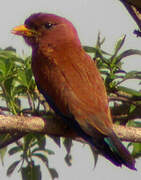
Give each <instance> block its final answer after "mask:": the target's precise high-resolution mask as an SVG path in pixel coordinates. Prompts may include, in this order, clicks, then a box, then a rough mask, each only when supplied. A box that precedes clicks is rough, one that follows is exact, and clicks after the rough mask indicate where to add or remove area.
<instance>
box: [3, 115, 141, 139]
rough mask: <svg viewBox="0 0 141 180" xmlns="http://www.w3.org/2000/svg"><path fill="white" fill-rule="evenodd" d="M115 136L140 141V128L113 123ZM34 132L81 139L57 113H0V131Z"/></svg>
mask: <svg viewBox="0 0 141 180" xmlns="http://www.w3.org/2000/svg"><path fill="white" fill-rule="evenodd" d="M114 131H115V133H116V134H117V136H118V137H119V138H120V139H121V140H124V141H132V142H141V128H135V127H125V126H120V125H114ZM29 132H36V133H40V134H48V135H53V136H58V137H69V138H72V139H74V140H81V138H80V137H79V136H78V135H77V134H76V132H75V131H74V130H73V129H70V128H69V126H68V125H67V124H66V123H65V122H64V121H63V120H62V119H61V118H60V117H58V116H57V115H55V114H53V113H52V114H48V115H47V116H46V117H45V118H41V117H37V116H36V117H34V116H32V117H25V116H4V115H0V133H1V134H2V133H10V134H11V133H21V134H26V133H29Z"/></svg>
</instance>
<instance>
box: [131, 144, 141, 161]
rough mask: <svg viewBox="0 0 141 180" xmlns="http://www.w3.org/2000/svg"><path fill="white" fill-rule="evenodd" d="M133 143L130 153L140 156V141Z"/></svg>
mask: <svg viewBox="0 0 141 180" xmlns="http://www.w3.org/2000/svg"><path fill="white" fill-rule="evenodd" d="M132 145H133V151H132V155H133V156H134V157H136V158H137V157H140V156H141V143H132Z"/></svg>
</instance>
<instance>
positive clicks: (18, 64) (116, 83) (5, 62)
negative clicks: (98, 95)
mask: <svg viewBox="0 0 141 180" xmlns="http://www.w3.org/2000/svg"><path fill="white" fill-rule="evenodd" d="M124 41H125V36H123V37H121V38H120V39H119V40H118V41H117V43H116V45H115V48H114V52H113V53H112V54H111V53H107V52H105V51H104V50H102V44H103V43H104V40H102V41H101V39H100V35H98V40H97V44H96V46H95V47H88V46H84V49H85V50H86V52H87V53H89V54H91V56H93V57H94V58H93V59H94V60H95V61H96V62H97V66H98V68H99V69H100V72H101V74H102V77H103V79H104V82H105V86H106V88H107V92H108V95H109V100H110V105H111V110H112V115H113V120H114V122H115V123H119V124H124V125H125V124H127V125H132V126H136V127H140V126H141V123H140V122H139V121H137V120H136V121H135V119H137V118H141V112H140V108H141V92H140V91H137V90H135V89H134V90H133V89H130V88H127V87H125V86H124V85H123V82H125V81H127V80H130V79H137V80H139V84H140V80H141V72H138V71H134V70H133V71H130V72H126V71H125V70H124V69H123V67H122V65H123V60H124V61H125V59H126V58H127V57H128V56H131V55H141V51H139V50H135V49H129V50H126V51H124V52H121V48H122V46H123V44H124ZM139 58H140V57H139ZM0 100H1V102H2V103H1V106H0V113H1V114H6V115H7V114H10V115H11V114H14V115H24V116H35V115H36V116H37V115H38V116H42V115H44V114H46V113H49V111H50V108H49V107H48V105H47V104H46V102H45V101H44V99H43V97H42V96H41V95H40V94H39V92H38V91H37V87H36V84H35V81H34V78H33V75H32V71H31V58H30V57H26V58H22V57H19V56H18V55H17V54H16V51H15V49H13V48H11V47H10V48H7V49H0ZM25 102H26V105H24V104H25ZM16 136H17V134H4V135H1V136H0V142H1V143H0V147H3V146H2V145H3V143H5V142H7V141H9V140H10V139H12V138H13V137H16ZM52 138H53V137H52ZM48 140H49V138H48V137H47V136H43V135H39V134H33V133H32V134H27V135H26V136H24V137H23V138H22V140H17V141H16V142H15V144H14V146H12V147H11V146H10V147H11V148H10V149H9V151H7V148H3V149H2V150H1V151H0V155H1V156H0V157H1V160H2V162H3V157H4V156H5V154H6V152H8V153H9V155H11V156H15V155H17V154H18V155H19V160H17V161H14V162H13V163H12V164H11V165H10V167H9V168H8V170H7V175H8V176H9V175H11V174H12V173H13V171H14V170H15V169H16V167H17V166H18V167H19V168H20V170H21V171H20V172H21V175H22V179H23V180H24V179H30V180H31V179H34V180H36V179H41V175H42V173H41V169H40V165H36V163H35V162H36V158H38V159H40V160H41V161H42V162H43V163H44V165H45V166H46V167H47V170H48V172H49V173H50V175H51V177H52V179H54V178H56V177H58V173H57V172H56V170H55V169H54V168H52V167H50V166H49V161H48V158H49V156H51V155H53V154H54V152H53V151H52V150H50V149H48V148H47V145H46V143H47V141H48ZM53 140H54V142H56V144H58V145H60V139H59V138H53ZM63 145H64V147H65V148H66V152H67V154H66V156H65V161H66V163H67V164H68V165H71V146H72V140H70V139H63ZM131 145H132V147H133V151H132V154H133V156H135V157H139V156H140V154H141V144H139V143H129V146H131ZM94 158H95V160H96V161H97V156H96V154H95V153H94Z"/></svg>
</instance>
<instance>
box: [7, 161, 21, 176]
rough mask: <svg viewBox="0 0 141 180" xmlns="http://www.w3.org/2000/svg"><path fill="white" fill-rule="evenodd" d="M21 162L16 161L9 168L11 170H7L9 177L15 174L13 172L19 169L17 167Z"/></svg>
mask: <svg viewBox="0 0 141 180" xmlns="http://www.w3.org/2000/svg"><path fill="white" fill-rule="evenodd" d="M19 162H20V160H19V161H15V162H13V163H12V164H11V165H10V166H9V168H8V170H7V176H10V175H11V174H12V173H13V171H14V170H15V168H16V167H17V165H18V164H19Z"/></svg>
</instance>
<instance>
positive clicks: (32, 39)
mask: <svg viewBox="0 0 141 180" xmlns="http://www.w3.org/2000/svg"><path fill="white" fill-rule="evenodd" d="M12 33H14V34H16V35H20V36H23V38H24V39H25V41H26V43H27V44H28V45H30V46H31V47H32V48H34V47H38V46H39V45H40V44H44V45H45V46H50V47H52V48H53V47H54V46H61V45H62V44H63V45H65V44H64V43H68V42H70V41H72V42H76V43H78V44H80V41H79V38H78V35H77V32H76V30H75V28H74V26H73V25H72V23H71V22H69V21H68V20H67V19H65V18H62V17H60V16H57V15H54V14H47V13H36V14H33V15H31V16H30V17H29V18H27V19H26V20H25V23H24V25H20V26H17V27H15V28H13V30H12Z"/></svg>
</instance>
